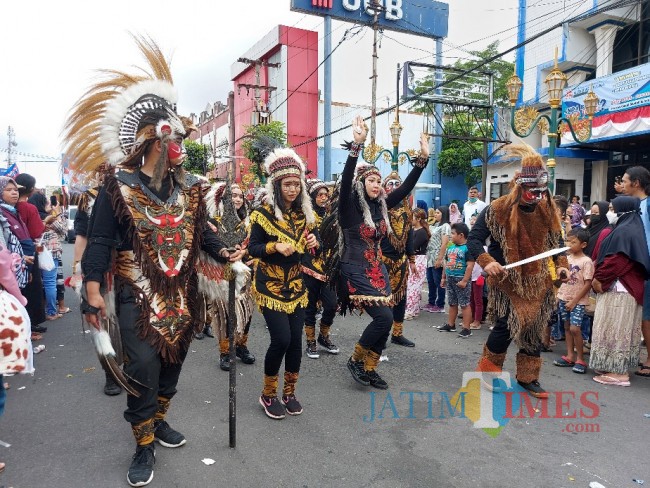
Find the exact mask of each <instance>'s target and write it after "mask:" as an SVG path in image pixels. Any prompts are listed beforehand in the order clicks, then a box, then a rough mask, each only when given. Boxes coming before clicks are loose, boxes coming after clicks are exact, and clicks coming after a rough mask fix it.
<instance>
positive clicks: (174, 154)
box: [167, 142, 186, 166]
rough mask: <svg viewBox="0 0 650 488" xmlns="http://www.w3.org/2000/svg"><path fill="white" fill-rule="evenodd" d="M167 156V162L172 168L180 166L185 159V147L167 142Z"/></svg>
mask: <svg viewBox="0 0 650 488" xmlns="http://www.w3.org/2000/svg"><path fill="white" fill-rule="evenodd" d="M167 156H169V161H170V162H171V163H172V164H173V165H174V166H178V165H180V164H182V163H183V161H185V158H186V152H185V146H183V145H181V144H178V143H176V142H169V143H168V144H167Z"/></svg>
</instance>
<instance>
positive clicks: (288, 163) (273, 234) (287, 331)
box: [248, 149, 320, 419]
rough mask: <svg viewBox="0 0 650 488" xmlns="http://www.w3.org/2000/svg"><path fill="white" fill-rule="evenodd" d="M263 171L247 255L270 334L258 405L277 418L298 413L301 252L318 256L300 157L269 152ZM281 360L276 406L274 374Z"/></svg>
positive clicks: (302, 310)
mask: <svg viewBox="0 0 650 488" xmlns="http://www.w3.org/2000/svg"><path fill="white" fill-rule="evenodd" d="M264 167H265V172H266V174H267V175H268V179H267V181H266V193H267V194H266V199H265V201H266V203H263V204H262V205H260V206H259V207H257V208H256V209H255V210H253V212H252V213H251V217H250V219H251V234H250V241H249V244H248V252H249V254H250V255H251V256H252V257H254V258H258V263H257V266H256V268H255V278H254V280H253V292H254V294H255V301H256V302H257V305H258V307H259V308H260V311H261V312H262V315H263V316H264V320H265V321H266V325H267V327H268V329H269V334H270V335H271V344H270V346H269V349H268V350H267V352H266V357H265V358H264V389H263V390H262V395H261V396H260V398H259V402H260V404H261V405H262V407H263V408H264V412H265V413H266V415H267V416H269V417H270V418H273V419H282V418H284V417H285V414H286V413H288V414H289V415H299V414H301V413H302V406H301V405H300V403H299V402H298V400H297V399H296V394H295V389H296V383H297V382H298V374H299V372H300V362H301V359H302V328H303V325H304V320H305V307H306V306H307V301H308V299H307V290H306V288H305V285H304V282H303V275H302V267H301V262H302V259H303V255H304V254H305V253H314V254H318V253H320V250H319V247H320V245H319V241H318V230H317V229H316V224H317V219H316V215H315V214H314V211H313V210H312V206H311V199H310V198H309V194H308V192H307V186H306V182H305V166H304V164H303V163H302V161H301V159H300V157H299V156H298V155H297V154H296V153H295V152H294V151H293V150H291V149H275V150H274V151H272V152H271V153H270V154H269V155H268V156H267V157H266V160H265V163H264ZM283 359H284V368H285V371H284V388H283V395H282V402H280V400H279V399H278V397H277V390H278V373H279V371H280V365H281V364H282V360H283Z"/></svg>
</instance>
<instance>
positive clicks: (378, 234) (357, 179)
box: [328, 117, 429, 389]
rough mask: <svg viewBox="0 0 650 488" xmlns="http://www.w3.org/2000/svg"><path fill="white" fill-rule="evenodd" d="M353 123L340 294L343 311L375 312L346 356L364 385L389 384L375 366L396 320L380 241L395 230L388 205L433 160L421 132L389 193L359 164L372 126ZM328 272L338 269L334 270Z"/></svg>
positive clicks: (341, 212)
mask: <svg viewBox="0 0 650 488" xmlns="http://www.w3.org/2000/svg"><path fill="white" fill-rule="evenodd" d="M353 126H354V129H353V136H354V143H352V144H349V150H350V155H349V156H348V159H347V161H346V163H345V167H344V169H343V173H342V175H341V190H340V195H339V201H338V217H339V226H340V229H341V232H340V235H341V239H342V242H341V243H340V245H339V251H338V252H339V254H340V257H339V258H338V259H339V262H340V278H339V281H338V288H337V295H338V299H339V301H340V302H341V303H342V312H345V310H346V309H347V308H359V309H363V310H364V311H366V312H367V313H368V315H370V317H372V322H370V324H368V326H367V327H366V329H365V330H364V331H363V334H361V338H360V339H359V342H357V344H356V345H355V347H354V352H353V353H352V356H351V357H350V359H349V360H348V369H349V370H350V373H351V374H352V377H353V378H354V380H355V381H356V382H358V383H360V384H362V385H365V386H368V385H372V386H374V387H375V388H381V389H386V388H388V384H387V383H386V382H385V381H384V380H383V379H382V378H381V376H379V374H378V373H377V371H376V370H377V365H378V364H379V358H380V356H381V352H382V351H383V350H384V348H385V347H386V340H387V339H388V335H389V334H390V328H391V325H392V324H393V311H392V309H391V307H392V306H393V304H394V299H393V295H392V290H391V286H390V280H389V276H388V271H387V270H386V266H385V265H384V263H383V262H382V261H381V254H382V253H381V242H382V240H383V239H385V238H386V237H387V236H388V235H389V234H391V233H392V230H391V227H390V221H389V218H388V210H389V209H391V208H393V207H395V206H397V205H399V204H400V202H402V200H404V198H406V196H407V195H408V194H409V193H410V192H411V190H412V189H413V188H414V187H415V184H416V183H417V181H418V178H419V177H420V175H421V174H422V171H423V170H424V168H425V167H426V165H427V163H428V161H429V146H428V141H427V138H426V136H425V135H424V134H423V135H422V137H421V139H420V157H418V158H417V159H416V160H415V166H414V168H413V169H412V170H411V172H410V173H409V175H408V177H407V178H406V180H405V181H404V183H403V184H402V185H401V186H400V187H399V188H397V189H395V190H393V191H392V192H391V194H390V195H388V196H386V193H385V191H384V189H383V188H382V185H381V174H380V173H379V170H378V169H377V168H376V167H375V166H373V165H370V164H367V163H360V164H357V158H358V156H359V154H360V153H361V151H362V150H363V143H364V141H365V140H366V135H367V133H368V128H367V127H366V125H365V123H364V122H363V119H361V117H357V118H356V119H355V120H354V122H353ZM328 272H333V273H334V274H335V275H336V270H332V271H330V270H328Z"/></svg>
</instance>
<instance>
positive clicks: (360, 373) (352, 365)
mask: <svg viewBox="0 0 650 488" xmlns="http://www.w3.org/2000/svg"><path fill="white" fill-rule="evenodd" d="M348 370H349V371H350V373H352V378H354V381H356V382H357V383H359V384H361V385H363V386H369V385H370V378H368V372H367V371H366V370H365V369H363V361H352V357H350V359H348Z"/></svg>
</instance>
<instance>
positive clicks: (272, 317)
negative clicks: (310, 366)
mask: <svg viewBox="0 0 650 488" xmlns="http://www.w3.org/2000/svg"><path fill="white" fill-rule="evenodd" d="M262 315H263V316H264V320H265V321H266V326H267V327H268V328H269V334H271V344H269V348H268V350H267V351H266V357H265V358H264V374H265V375H266V376H275V375H277V374H278V372H279V371H280V365H281V364H282V358H284V369H285V371H288V372H290V373H298V372H300V361H301V359H302V327H303V324H304V320H305V309H304V308H300V307H298V308H296V309H295V310H294V311H293V313H284V312H277V311H275V310H271V309H269V308H262Z"/></svg>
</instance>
